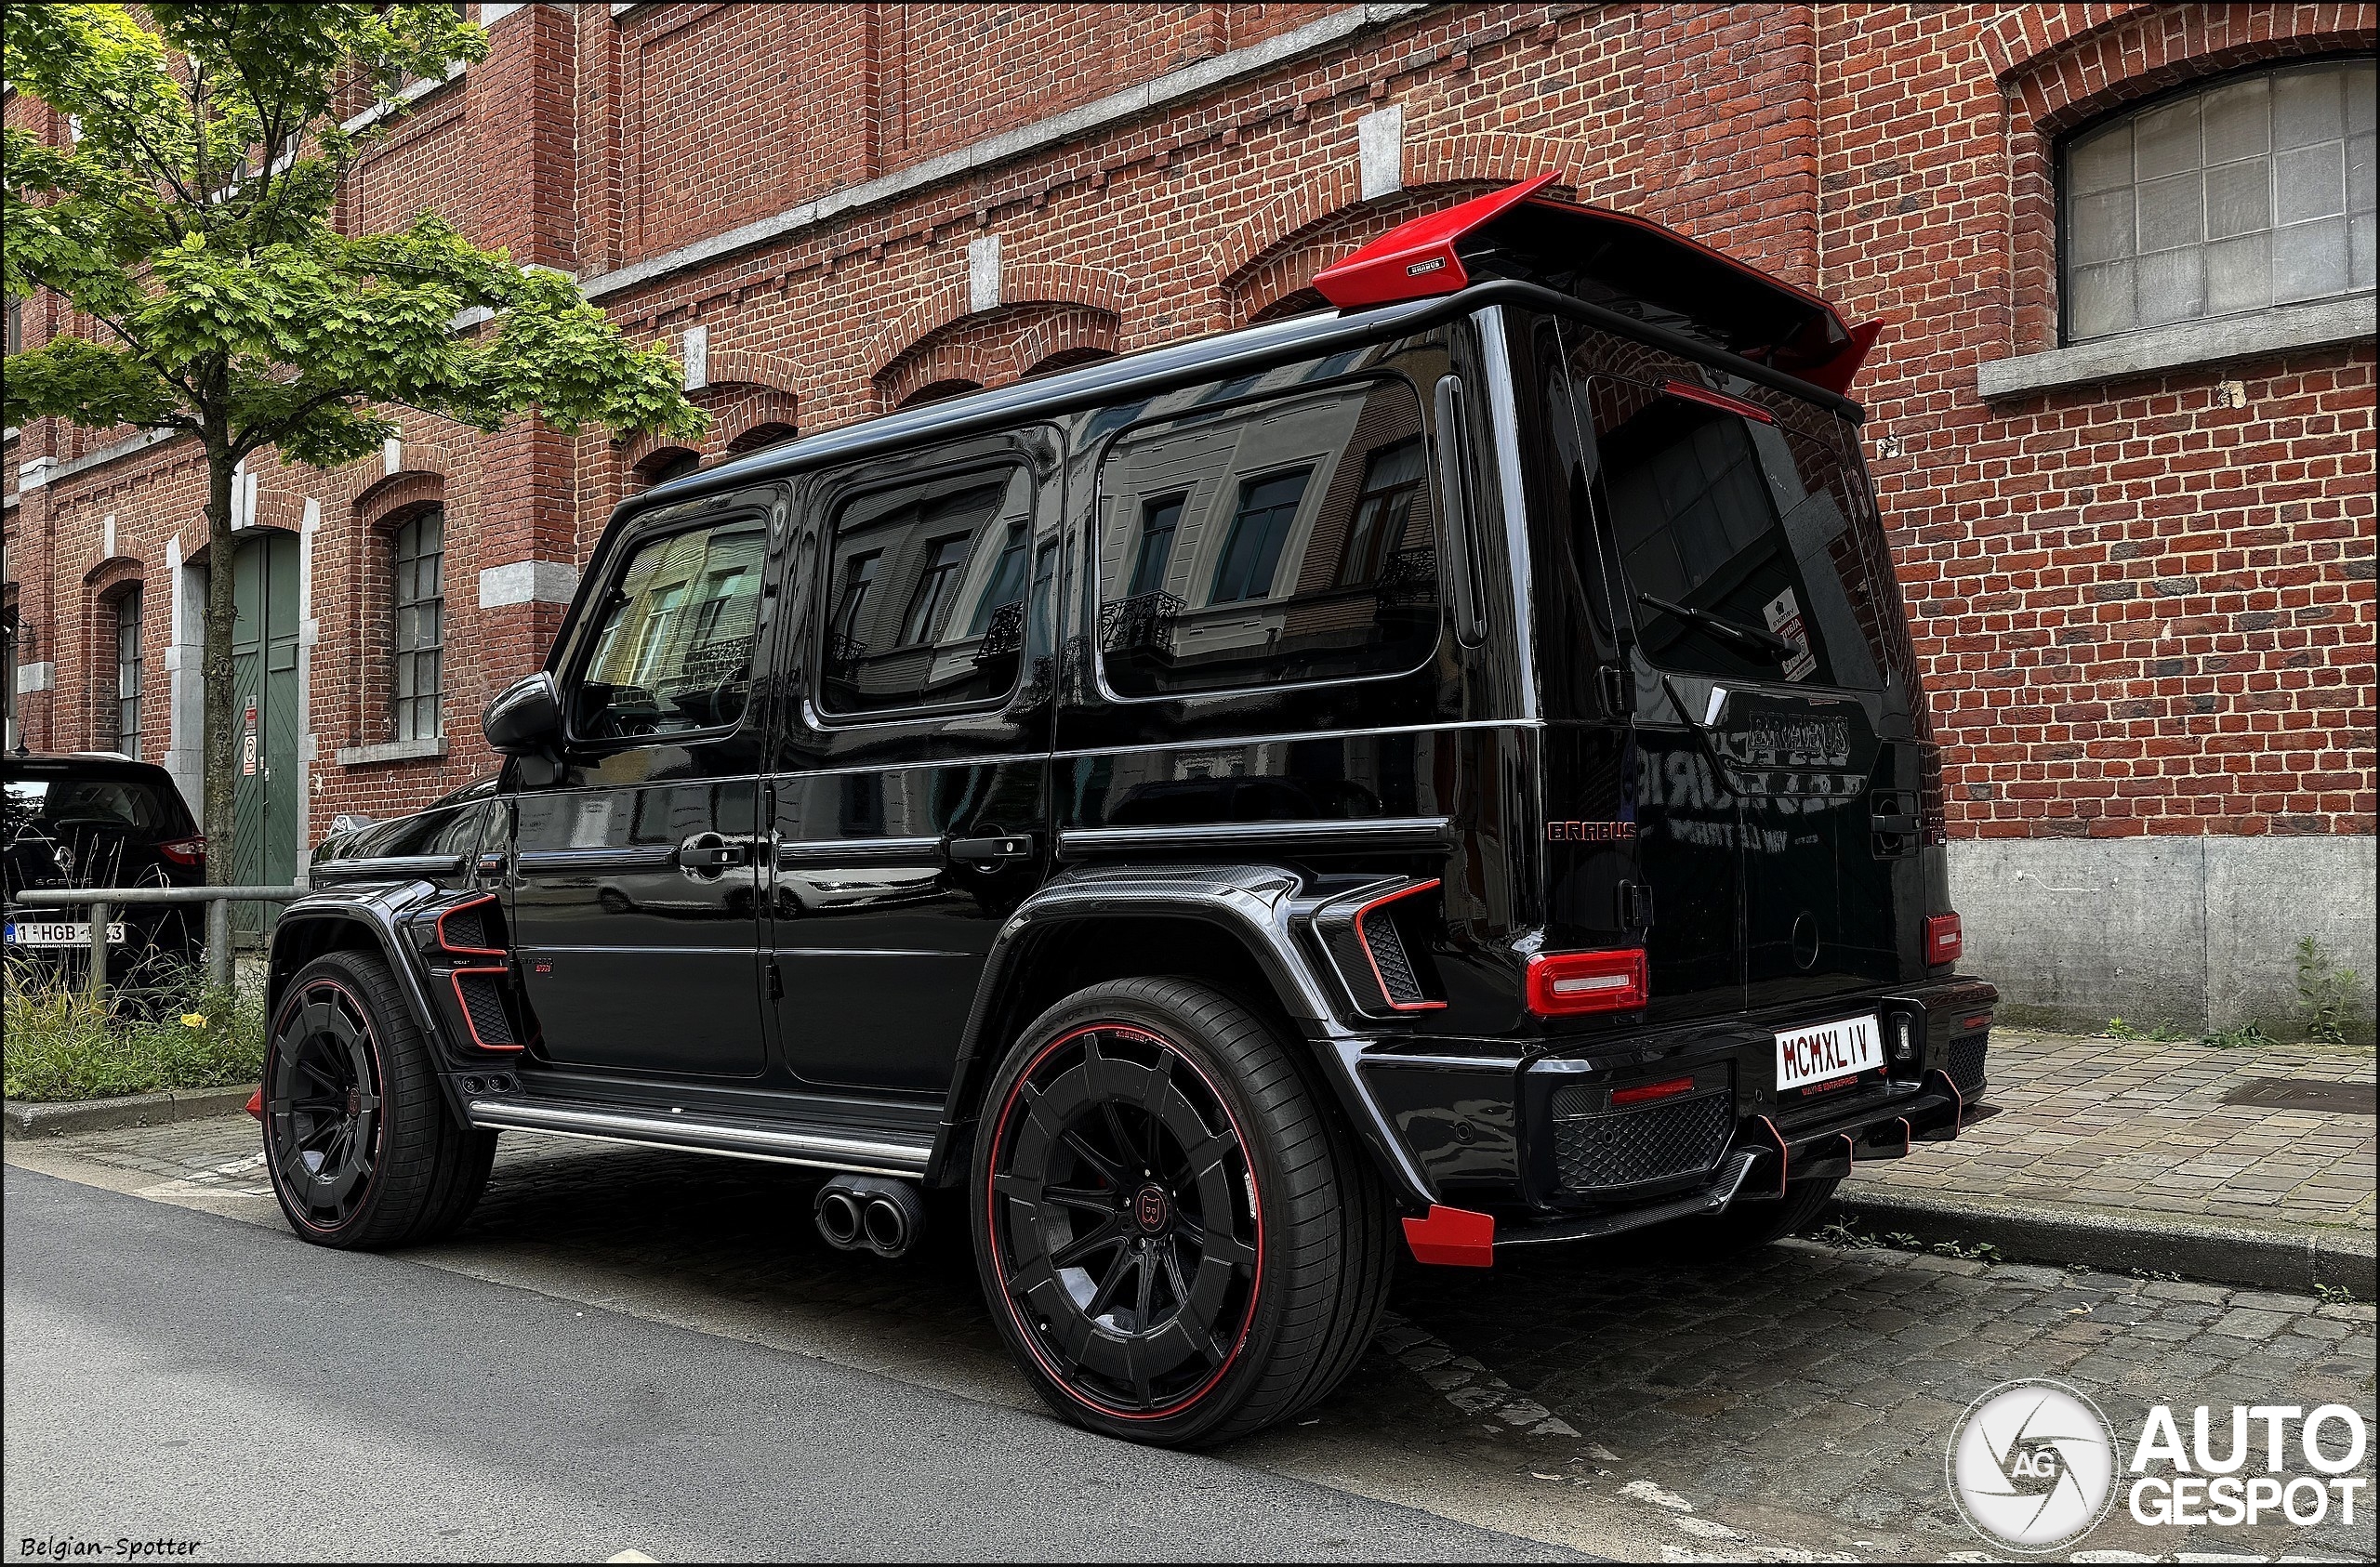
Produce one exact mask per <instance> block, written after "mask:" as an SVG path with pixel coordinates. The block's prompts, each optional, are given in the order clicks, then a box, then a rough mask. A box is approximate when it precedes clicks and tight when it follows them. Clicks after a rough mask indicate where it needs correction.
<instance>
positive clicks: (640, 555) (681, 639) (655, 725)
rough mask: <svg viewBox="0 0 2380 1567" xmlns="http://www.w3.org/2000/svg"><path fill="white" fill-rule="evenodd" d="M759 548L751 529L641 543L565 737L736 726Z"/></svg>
mask: <svg viewBox="0 0 2380 1567" xmlns="http://www.w3.org/2000/svg"><path fill="white" fill-rule="evenodd" d="M764 548H765V539H764V535H763V534H762V533H761V531H760V527H759V525H758V524H756V523H753V522H749V521H738V522H728V523H721V524H719V525H717V526H715V527H709V528H696V529H694V530H692V531H690V532H687V533H668V534H665V535H663V536H661V537H658V538H652V539H647V540H645V541H644V542H643V543H642V544H640V545H638V546H637V547H636V549H635V551H634V553H632V554H631V555H630V556H629V557H628V569H627V571H625V572H624V573H621V575H620V579H619V581H618V582H617V583H615V585H614V586H613V587H612V590H611V592H610V594H609V595H608V596H607V597H606V598H605V599H604V600H603V605H602V625H601V629H600V630H598V632H597V633H596V638H595V651H594V653H593V655H592V656H591V657H589V658H588V662H587V672H586V674H585V676H584V677H583V678H581V679H580V681H579V683H578V686H577V689H576V691H575V692H574V693H573V698H572V716H571V726H570V728H571V733H572V734H573V735H574V736H575V738H577V739H580V740H595V741H602V740H631V739H639V738H642V737H644V736H647V735H662V734H676V733H681V732H682V731H687V730H700V729H720V728H726V727H731V726H733V725H734V723H735V721H736V720H737V719H739V718H742V717H743V716H744V704H745V703H746V701H747V699H748V698H749V697H750V695H751V690H752V637H753V631H754V628H755V626H756V625H757V624H758V622H759V619H760V557H761V553H762V551H763V549H764Z"/></svg>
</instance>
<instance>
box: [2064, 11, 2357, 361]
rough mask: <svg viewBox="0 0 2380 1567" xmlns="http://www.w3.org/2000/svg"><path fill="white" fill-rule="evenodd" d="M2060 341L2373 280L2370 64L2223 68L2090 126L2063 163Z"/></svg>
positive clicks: (2323, 293)
mask: <svg viewBox="0 0 2380 1567" xmlns="http://www.w3.org/2000/svg"><path fill="white" fill-rule="evenodd" d="M2061 174H2062V177H2063V191H2064V204H2065V233H2064V236H2063V240H2064V243H2063V244H2062V245H2061V247H2060V248H2061V252H2062V258H2063V271H2064V279H2065V287H2064V299H2065V309H2066V340H2067V341H2068V342H2069V343H2083V342H2089V341H2091V340H2092V339H2094V338H2099V337H2109V336H2116V335H2117V334H2119V333H2124V332H2135V331H2138V330H2141V329H2142V328H2145V327H2151V326H2163V325H2166V324H2168V323H2174V322H2182V321H2199V320H2205V319H2209V318H2213V317H2217V316H2230V315H2241V314H2244V313H2246V312H2249V311H2252V310H2261V309H2268V308H2269V307H2272V306H2275V305H2290V304H2295V303H2298V302H2299V301H2301V300H2308V299H2322V298H2328V297H2332V296H2336V295H2342V294H2349V293H2354V292H2356V291H2358V290H2361V289H2369V288H2371V287H2372V286H2373V61H2372V60H2371V59H2368V58H2365V59H2331V60H2322V61H2319V62H2316V63H2313V64H2308V65H2288V66H2282V67H2280V68H2278V69H2272V70H2262V71H2255V72H2243V73H2241V74H2238V75H2232V76H2226V77H2223V78H2221V79H2220V80H2217V81H2213V82H2207V83H2203V84H2201V85H2199V86H2194V87H2192V88H2190V89H2189V90H2188V91H2186V92H2179V93H2175V94H2171V95H2168V96H2166V97H2163V98H2161V99H2157V100H2155V101H2154V102H2152V103H2149V104H2146V105H2143V106H2142V107H2140V108H2138V109H2135V110H2132V111H2130V112H2126V113H2124V114H2122V115H2120V116H2118V117H2116V118H2114V119H2112V120H2109V121H2105V122H2103V123H2101V124H2099V125H2094V126H2092V127H2090V128H2089V129H2087V130H2084V131H2083V132H2082V133H2081V134H2079V135H2077V136H2075V137H2074V138H2071V139H2070V140H2069V141H2068V142H2067V144H2066V149H2065V153H2064V157H2063V160H2062V165H2061Z"/></svg>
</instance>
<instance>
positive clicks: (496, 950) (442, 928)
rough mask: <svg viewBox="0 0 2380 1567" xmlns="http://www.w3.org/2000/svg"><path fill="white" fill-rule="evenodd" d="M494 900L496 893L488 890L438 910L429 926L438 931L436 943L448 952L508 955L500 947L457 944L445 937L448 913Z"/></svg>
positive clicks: (475, 955)
mask: <svg viewBox="0 0 2380 1567" xmlns="http://www.w3.org/2000/svg"><path fill="white" fill-rule="evenodd" d="M493 902H496V894H495V893H493V892H490V893H486V894H484V895H483V896H481V897H478V898H467V899H465V900H464V901H463V902H459V903H456V905H455V906H454V907H452V908H448V909H442V910H440V911H439V914H438V918H437V919H436V920H434V921H433V922H432V923H431V928H432V929H434V930H435V931H437V933H438V944H439V945H440V946H442V947H443V948H445V949H446V950H447V951H448V952H451V953H464V954H468V955H471V956H473V957H505V956H508V955H509V954H508V953H507V952H506V951H505V949H504V948H502V947H464V946H457V945H456V944H455V943H454V942H450V941H448V940H447V939H446V916H447V915H452V914H461V913H462V912H463V911H464V910H465V909H476V908H478V907H479V906H480V905H481V904H482V903H493Z"/></svg>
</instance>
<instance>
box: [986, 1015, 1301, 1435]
mask: <svg viewBox="0 0 2380 1567" xmlns="http://www.w3.org/2000/svg"><path fill="white" fill-rule="evenodd" d="M994 1138H995V1147H994V1152H993V1160H992V1165H993V1171H994V1173H993V1175H992V1178H991V1183H990V1188H991V1190H990V1198H991V1202H990V1207H991V1211H992V1214H993V1240H994V1245H995V1248H996V1253H997V1266H998V1272H999V1276H1000V1279H1001V1281H1002V1284H1003V1290H1004V1294H1005V1295H1006V1297H1007V1303H1008V1306H1009V1310H1011V1311H1012V1313H1013V1317H1014V1321H1015V1323H1016V1324H1017V1326H1018V1328H1019V1329H1020V1330H1021V1331H1022V1332H1023V1334H1024V1335H1025V1337H1026V1339H1027V1341H1028V1343H1029V1344H1030V1346H1031V1348H1032V1350H1033V1353H1034V1355H1035V1356H1036V1358H1037V1359H1038V1360H1039V1361H1040V1362H1041V1363H1042V1364H1043V1367H1044V1368H1045V1370H1047V1371H1048V1372H1049V1374H1050V1375H1051V1376H1052V1377H1054V1378H1055V1379H1056V1380H1057V1381H1058V1382H1059V1383H1060V1384H1061V1385H1063V1387H1064V1389H1065V1390H1066V1391H1067V1392H1068V1393H1070V1394H1071V1395H1072V1396H1074V1397H1075V1398H1078V1399H1079V1400H1081V1401H1082V1402H1084V1403H1085V1404H1087V1405H1089V1406H1090V1407H1091V1408H1092V1409H1094V1410H1097V1411H1099V1412H1101V1413H1104V1414H1106V1415H1109V1416H1122V1417H1127V1418H1131V1417H1142V1418H1145V1417H1150V1416H1162V1415H1165V1414H1167V1413H1169V1412H1171V1411H1173V1410H1176V1409H1179V1408H1182V1407H1183V1406H1185V1405H1187V1404H1188V1403H1190V1402H1194V1401H1196V1400H1197V1398H1198V1397H1199V1396H1201V1395H1202V1394H1203V1393H1205V1392H1206V1390H1207V1389H1209V1388H1210V1387H1212V1386H1213V1385H1214V1383H1215V1382H1216V1381H1217V1380H1218V1379H1219V1378H1220V1377H1221V1376H1223V1373H1224V1371H1225V1370H1226V1369H1228V1367H1229V1366H1230V1364H1231V1363H1232V1361H1233V1359H1234V1358H1235V1357H1236V1355H1237V1354H1238V1352H1239V1349H1240V1347H1241V1345H1242V1343H1243V1342H1244V1341H1245V1338H1246V1337H1247V1333H1248V1328H1249V1323H1250V1318H1251V1316H1252V1315H1253V1312H1254V1308H1255V1303H1256V1292H1257V1284H1258V1282H1259V1271H1260V1269H1261V1266H1262V1263H1261V1258H1262V1256H1263V1229H1262V1226H1263V1218H1262V1214H1261V1209H1260V1207H1259V1205H1258V1204H1257V1200H1256V1184H1255V1176H1254V1174H1253V1172H1252V1170H1251V1168H1250V1162H1249V1154H1248V1148H1247V1145H1246V1142H1245V1140H1244V1139H1242V1137H1241V1135H1240V1131H1239V1128H1238V1126H1237V1125H1236V1123H1235V1122H1234V1120H1233V1118H1232V1113H1231V1111H1230V1108H1229V1107H1228V1106H1227V1105H1226V1104H1225V1103H1224V1102H1223V1097H1222V1096H1221V1094H1219V1093H1218V1092H1217V1091H1216V1088H1215V1086H1214V1085H1213V1084H1212V1083H1210V1081H1208V1079H1207V1077H1206V1075H1205V1074H1204V1073H1202V1072H1200V1071H1199V1069H1198V1068H1197V1065H1196V1064H1195V1063H1193V1062H1192V1061H1191V1060H1188V1059H1187V1058H1186V1057H1185V1056H1184V1055H1183V1053H1182V1051H1181V1050H1180V1049H1178V1048H1177V1047H1175V1046H1173V1045H1172V1044H1171V1043H1170V1042H1169V1041H1168V1040H1167V1039H1165V1038H1164V1037H1163V1036H1162V1035H1160V1034H1157V1033H1155V1032H1153V1031H1151V1030H1149V1029H1146V1028H1143V1027H1138V1026H1135V1025H1132V1024H1129V1023H1123V1022H1100V1023H1094V1024H1091V1025H1090V1026H1087V1027H1081V1028H1077V1029H1074V1030H1072V1031H1070V1032H1068V1033H1066V1034H1063V1035H1061V1036H1060V1037H1058V1038H1057V1039H1055V1040H1052V1041H1051V1043H1050V1044H1049V1045H1048V1046H1046V1047H1044V1048H1043V1049H1042V1050H1041V1051H1040V1052H1039V1054H1038V1056H1037V1057H1036V1058H1035V1059H1034V1060H1033V1061H1032V1062H1031V1063H1030V1064H1029V1065H1028V1066H1027V1067H1026V1069H1025V1073H1023V1075H1022V1076H1021V1077H1019V1078H1018V1080H1017V1083H1016V1085H1015V1086H1014V1088H1013V1089H1012V1092H1011V1094H1010V1095H1009V1098H1008V1100H1007V1103H1006V1106H1005V1108H1004V1113H1002V1115H1001V1117H1000V1123H999V1126H998V1128H997V1129H996V1130H995V1132H994Z"/></svg>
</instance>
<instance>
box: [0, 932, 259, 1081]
mask: <svg viewBox="0 0 2380 1567" xmlns="http://www.w3.org/2000/svg"><path fill="white" fill-rule="evenodd" d="M0 1025H5V1028H6V1031H7V1032H6V1034H5V1036H0V1039H4V1041H5V1043H4V1044H0V1051H4V1053H5V1069H0V1078H5V1087H6V1090H7V1097H8V1098H9V1099H12V1100H37V1101H43V1102H52V1103H54V1102H57V1101H59V1100H97V1099H112V1098H115V1097H117V1096H118V1095H122V1094H145V1093H153V1092H156V1091H157V1090H159V1089H164V1088H217V1087H222V1086H226V1085H229V1084H234V1083H252V1082H254V1081H256V1078H257V1075H258V1073H259V1072H260V1071H262V1069H263V1066H264V1003H263V999H262V997H260V996H253V995H250V996H244V995H241V994H238V993H237V992H236V991H228V990H218V989H214V988H212V987H210V986H209V985H208V984H207V983H206V979H205V970H203V969H201V968H184V967H182V966H180V965H173V966H170V967H166V966H163V965H160V966H158V967H157V968H155V969H154V970H153V971H152V972H151V973H148V974H145V975H143V976H141V982H139V983H137V984H134V985H130V986H126V987H125V988H123V989H121V990H118V991H114V992H112V993H111V994H110V995H109V997H108V999H107V1000H106V1001H105V1002H100V1001H97V1000H94V999H93V998H92V997H91V995H90V994H88V993H87V992H86V991H85V990H84V989H83V987H82V984H81V979H80V976H79V975H76V974H74V973H73V971H72V970H71V969H61V968H59V966H57V965H54V964H36V963H29V962H25V961H22V960H20V959H11V960H9V961H8V963H7V977H6V994H5V999H0Z"/></svg>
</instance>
